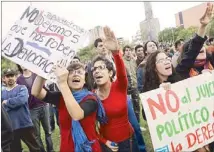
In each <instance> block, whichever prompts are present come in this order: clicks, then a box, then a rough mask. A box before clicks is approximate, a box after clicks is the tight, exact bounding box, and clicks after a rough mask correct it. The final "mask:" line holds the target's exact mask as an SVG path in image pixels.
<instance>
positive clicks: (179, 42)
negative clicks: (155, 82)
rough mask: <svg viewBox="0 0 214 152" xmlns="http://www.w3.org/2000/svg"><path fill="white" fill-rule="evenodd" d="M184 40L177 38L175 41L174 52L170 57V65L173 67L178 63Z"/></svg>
mask: <svg viewBox="0 0 214 152" xmlns="http://www.w3.org/2000/svg"><path fill="white" fill-rule="evenodd" d="M183 44H184V40H183V39H179V40H177V41H176V42H175V50H176V52H175V54H174V55H173V57H172V65H173V67H174V68H175V67H176V66H177V65H178V58H179V56H180V55H181V52H182V48H183Z"/></svg>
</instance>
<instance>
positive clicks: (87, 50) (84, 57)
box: [77, 44, 96, 62]
mask: <svg viewBox="0 0 214 152" xmlns="http://www.w3.org/2000/svg"><path fill="white" fill-rule="evenodd" d="M77 55H78V57H79V58H80V60H81V61H83V62H86V61H89V60H91V59H92V58H93V57H94V56H95V55H96V51H95V48H94V45H93V44H91V45H89V46H86V47H84V48H82V49H80V50H79V51H78V52H77Z"/></svg>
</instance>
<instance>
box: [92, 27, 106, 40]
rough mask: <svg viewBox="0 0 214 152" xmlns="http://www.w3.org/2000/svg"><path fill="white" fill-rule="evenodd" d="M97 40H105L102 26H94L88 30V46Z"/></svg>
mask: <svg viewBox="0 0 214 152" xmlns="http://www.w3.org/2000/svg"><path fill="white" fill-rule="evenodd" d="M97 38H102V39H103V38H105V34H104V31H103V27H102V26H96V27H95V28H93V29H91V30H89V44H93V43H94V41H95V40H96V39H97Z"/></svg>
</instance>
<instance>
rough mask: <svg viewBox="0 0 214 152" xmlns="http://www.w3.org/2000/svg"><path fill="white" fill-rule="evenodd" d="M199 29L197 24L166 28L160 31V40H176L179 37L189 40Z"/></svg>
mask: <svg viewBox="0 0 214 152" xmlns="http://www.w3.org/2000/svg"><path fill="white" fill-rule="evenodd" d="M197 29H198V28H197V27H195V26H191V27H189V28H187V29H185V28H182V27H177V28H172V27H171V28H165V29H164V30H162V31H161V32H160V33H159V35H158V40H159V42H175V41H176V40H178V39H184V40H188V39H190V38H191V37H192V36H193V35H194V34H195V33H196V32H197Z"/></svg>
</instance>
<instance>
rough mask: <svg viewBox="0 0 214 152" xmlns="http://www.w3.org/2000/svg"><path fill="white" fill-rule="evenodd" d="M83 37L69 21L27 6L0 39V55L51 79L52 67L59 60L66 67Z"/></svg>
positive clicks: (84, 34)
mask: <svg viewBox="0 0 214 152" xmlns="http://www.w3.org/2000/svg"><path fill="white" fill-rule="evenodd" d="M87 35H88V32H87V31H86V30H84V29H83V28H81V27H79V26H78V25H76V24H74V23H73V22H71V21H69V20H66V19H64V18H61V17H59V16H57V15H55V14H52V13H50V12H48V11H43V10H39V9H37V8H33V7H31V6H29V7H28V8H27V9H26V10H24V12H23V14H22V15H21V16H20V19H19V20H18V21H16V22H15V24H14V25H12V26H11V28H10V31H9V32H8V34H7V36H6V37H5V38H4V39H3V41H2V56H3V57H5V58H7V59H9V60H11V61H13V62H15V63H17V64H19V65H21V66H23V67H25V68H27V69H29V70H31V71H32V72H34V73H36V74H38V75H40V76H42V77H44V78H46V79H51V78H53V77H54V76H53V74H51V68H52V66H53V65H54V64H55V63H56V62H57V61H59V60H60V61H62V62H63V65H64V66H68V64H69V63H70V61H71V59H72V58H73V57H74V55H75V52H76V50H77V49H79V48H80V47H81V46H82V45H83V43H84V41H85V39H86V37H87ZM62 59H63V60H62ZM53 79H54V78H53Z"/></svg>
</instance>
